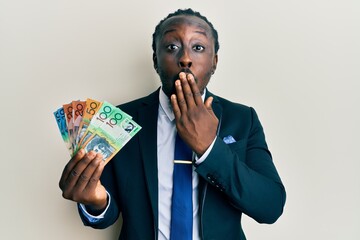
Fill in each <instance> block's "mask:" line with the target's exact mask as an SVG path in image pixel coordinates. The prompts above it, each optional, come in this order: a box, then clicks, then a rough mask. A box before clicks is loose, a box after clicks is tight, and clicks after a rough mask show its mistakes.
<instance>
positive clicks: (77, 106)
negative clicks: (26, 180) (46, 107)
mask: <svg viewBox="0 0 360 240" xmlns="http://www.w3.org/2000/svg"><path fill="white" fill-rule="evenodd" d="M54 116H55V119H56V121H57V124H58V127H59V131H60V133H61V136H62V138H63V141H64V143H65V145H66V146H67V148H68V151H69V153H70V155H71V156H72V158H71V160H70V161H69V162H68V164H67V165H66V166H65V169H64V171H63V173H62V176H61V179H60V182H59V186H60V189H61V190H62V192H63V197H64V198H66V199H69V200H73V201H75V202H79V203H83V204H85V205H87V206H89V207H90V208H91V210H93V211H95V212H96V211H98V210H102V209H104V208H105V207H106V204H107V193H106V191H105V188H104V187H103V186H102V185H101V183H100V180H99V179H100V176H101V174H102V171H103V169H104V166H105V165H106V163H108V162H109V161H110V160H111V159H112V158H113V157H114V156H115V154H116V153H117V152H118V151H120V149H121V148H122V147H123V146H125V144H126V143H127V142H128V141H129V140H130V139H131V138H132V137H133V136H134V135H135V134H136V133H138V132H139V131H140V129H141V126H139V125H138V124H137V123H136V122H135V121H133V120H132V117H131V116H130V115H128V114H126V113H125V112H123V111H122V110H120V109H119V108H117V107H115V106H113V105H112V104H110V103H108V102H99V101H96V100H93V99H90V98H88V99H87V100H86V101H72V102H71V103H68V104H64V105H63V106H62V107H61V108H59V109H58V110H56V111H55V112H54Z"/></svg>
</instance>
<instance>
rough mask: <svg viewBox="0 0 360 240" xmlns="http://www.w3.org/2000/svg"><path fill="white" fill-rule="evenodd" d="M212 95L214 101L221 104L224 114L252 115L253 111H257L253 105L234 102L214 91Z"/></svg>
mask: <svg viewBox="0 0 360 240" xmlns="http://www.w3.org/2000/svg"><path fill="white" fill-rule="evenodd" d="M210 96H213V97H214V102H213V103H215V104H219V105H220V106H221V108H222V111H223V113H224V114H231V115H233V116H234V114H235V115H249V116H251V115H252V112H253V111H255V110H254V109H253V108H252V107H250V106H247V105H245V104H242V103H237V102H233V101H230V100H228V99H225V98H223V97H220V96H217V95H215V94H212V93H210Z"/></svg>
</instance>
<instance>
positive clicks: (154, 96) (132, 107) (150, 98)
mask: <svg viewBox="0 0 360 240" xmlns="http://www.w3.org/2000/svg"><path fill="white" fill-rule="evenodd" d="M153 104H156V105H158V104H159V89H157V90H156V91H154V92H152V93H150V94H149V95H147V96H144V97H141V98H138V99H134V100H131V101H129V102H126V103H122V104H120V105H118V106H117V107H118V108H120V109H121V110H123V111H124V112H126V113H127V114H130V115H133V114H134V113H135V112H136V111H137V110H138V109H139V108H142V107H144V106H147V105H153Z"/></svg>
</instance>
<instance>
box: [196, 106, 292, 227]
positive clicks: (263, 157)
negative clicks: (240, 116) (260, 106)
mask: <svg viewBox="0 0 360 240" xmlns="http://www.w3.org/2000/svg"><path fill="white" fill-rule="evenodd" d="M249 111H250V113H249V114H248V116H249V117H248V119H249V120H247V122H248V123H247V124H242V125H241V124H240V125H241V129H239V128H237V127H230V128H229V127H228V126H223V127H222V128H225V129H226V131H225V132H227V133H230V132H231V131H233V132H231V135H232V136H233V137H234V138H235V139H236V142H234V143H230V144H226V143H225V142H224V141H223V140H222V137H220V136H218V137H217V139H216V141H215V144H214V146H213V148H212V150H211V152H210V153H209V155H208V157H207V158H206V160H205V161H204V162H203V163H201V164H200V165H198V166H197V168H196V171H197V172H198V174H199V175H200V176H201V177H202V178H204V179H205V180H206V181H207V182H208V183H209V184H210V185H212V186H213V187H215V188H216V189H217V190H218V191H219V194H224V195H225V198H227V199H228V200H229V203H230V204H232V205H233V206H234V207H235V208H236V209H238V210H239V211H241V212H243V213H245V214H246V215H248V216H250V217H252V218H253V219H255V220H256V221H257V222H260V223H273V222H275V221H276V220H277V219H278V218H279V217H280V215H281V214H282V212H283V207H284V204H285V198H286V194H285V189H284V186H283V184H282V182H281V179H280V177H279V175H278V173H277V170H276V168H275V165H274V163H273V161H272V157H271V154H270V152H269V150H268V147H267V144H266V141H265V135H264V132H263V128H262V126H261V124H260V121H259V119H258V117H257V115H256V112H255V110H254V109H252V108H249ZM231 121H236V120H231ZM241 121H242V120H241ZM225 123H226V124H227V125H233V126H234V125H237V123H236V122H235V123H234V122H232V124H230V122H229V121H225ZM229 129H231V130H229ZM236 131H239V132H241V133H238V132H236ZM227 133H226V134H227ZM220 192H221V193H220Z"/></svg>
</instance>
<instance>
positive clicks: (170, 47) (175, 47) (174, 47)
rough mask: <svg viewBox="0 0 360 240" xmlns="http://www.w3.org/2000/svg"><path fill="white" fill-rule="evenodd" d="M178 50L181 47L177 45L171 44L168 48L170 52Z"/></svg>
mask: <svg viewBox="0 0 360 240" xmlns="http://www.w3.org/2000/svg"><path fill="white" fill-rule="evenodd" d="M178 48H179V47H178V46H176V45H175V44H169V45H167V46H166V49H167V50H168V51H174V50H176V49H178Z"/></svg>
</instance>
